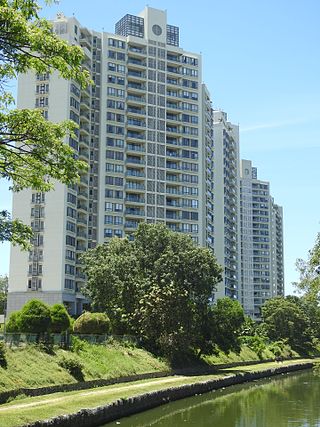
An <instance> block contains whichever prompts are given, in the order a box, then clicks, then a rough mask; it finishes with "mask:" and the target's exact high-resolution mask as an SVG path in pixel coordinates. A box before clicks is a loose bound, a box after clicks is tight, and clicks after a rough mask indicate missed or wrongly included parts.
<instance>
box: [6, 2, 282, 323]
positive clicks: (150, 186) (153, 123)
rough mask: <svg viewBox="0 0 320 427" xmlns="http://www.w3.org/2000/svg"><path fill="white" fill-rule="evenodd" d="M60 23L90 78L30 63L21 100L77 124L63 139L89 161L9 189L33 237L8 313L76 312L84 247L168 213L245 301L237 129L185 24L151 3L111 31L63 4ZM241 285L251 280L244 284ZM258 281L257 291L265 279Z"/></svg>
mask: <svg viewBox="0 0 320 427" xmlns="http://www.w3.org/2000/svg"><path fill="white" fill-rule="evenodd" d="M53 30H54V31H55V33H56V34H58V35H59V37H61V38H63V39H65V40H67V41H68V42H69V43H71V44H77V45H79V46H81V47H82V49H83V52H84V56H85V59H84V61H83V66H84V67H85V68H86V69H87V70H88V71H89V73H90V75H91V77H92V80H93V82H94V85H93V86H92V87H90V88H87V89H81V88H80V87H79V85H78V84H77V83H76V82H74V81H66V80H64V79H62V78H60V77H59V76H58V75H57V74H56V73H55V72H54V73H52V74H49V73H44V74H34V73H31V72H30V73H27V74H24V75H21V76H19V88H18V107H19V108H40V109H41V111H42V112H43V115H44V116H45V117H46V118H47V119H48V120H51V121H53V122H60V121H62V120H65V119H71V120H73V121H74V122H76V123H77V124H78V125H79V129H78V130H77V132H76V135H75V136H74V137H72V138H71V137H70V138H68V140H66V143H68V144H69V145H70V146H71V147H73V148H74V150H75V154H76V156H78V157H79V158H80V159H82V160H84V161H86V162H87V163H88V165H89V169H88V171H87V172H83V173H82V175H81V178H80V182H79V183H78V184H76V185H72V186H65V185H62V184H60V183H56V185H55V190H54V191H51V192H49V193H46V194H44V193H38V192H35V191H31V190H24V191H21V192H19V193H18V194H14V197H13V216H14V217H18V218H20V219H22V220H23V221H24V222H25V223H26V224H30V225H31V226H32V228H33V230H34V240H33V249H32V250H31V251H30V252H29V253H27V254H26V253H25V252H20V250H19V248H16V247H13V248H12V252H11V263H10V273H9V293H8V312H9V313H10V312H11V311H13V310H17V309H20V307H21V306H22V305H23V304H24V303H25V302H26V301H27V300H29V299H31V298H38V299H41V300H43V301H45V302H48V303H50V304H53V303H56V302H63V303H64V304H65V305H66V306H68V308H69V311H70V312H71V313H72V314H74V313H80V312H81V311H82V309H83V306H84V304H86V303H87V301H86V299H85V298H84V297H83V295H82V293H81V288H82V286H83V285H84V283H85V276H84V274H83V272H82V269H81V260H80V258H79V257H80V255H81V254H82V253H83V252H84V251H85V250H86V249H88V248H92V247H95V246H96V245H97V244H98V243H102V242H104V241H107V240H108V239H110V238H112V237H123V236H130V235H131V234H132V233H133V232H134V231H135V229H136V228H137V227H138V225H139V223H140V222H142V221H146V222H150V223H155V222H162V223H165V224H166V225H167V226H168V227H169V228H170V229H171V230H173V231H178V232H182V233H187V234H189V235H191V237H192V239H193V240H194V242H196V243H197V244H199V245H201V246H208V247H209V248H211V249H212V250H213V251H214V252H215V254H216V256H217V259H218V262H219V263H220V264H221V265H222V266H223V281H222V282H221V283H220V284H219V285H218V289H217V292H216V296H215V297H216V298H220V297H223V296H229V297H230V298H239V299H240V300H241V301H242V302H243V303H245V299H246V297H247V296H248V297H249V294H250V292H251V291H250V292H249V290H248V289H249V288H250V286H252V292H254V289H255V286H256V283H253V282H252V284H250V283H251V282H245V281H244V280H243V277H244V276H243V277H242V275H241V272H242V270H243V269H241V268H240V254H241V253H244V252H241V251H240V231H241V229H240V183H239V179H240V172H239V171H240V167H239V129H238V126H236V125H233V124H232V123H230V122H229V121H228V119H227V115H226V113H224V112H222V111H216V110H214V109H213V107H212V103H211V99H210V94H209V92H208V89H207V87H206V86H205V85H204V84H203V83H202V65H201V56H200V55H199V54H197V53H192V52H188V51H185V50H183V49H182V48H181V47H180V43H179V28H178V27H176V26H173V25H169V24H168V23H167V16H166V12H165V11H161V10H157V9H153V8H150V7H147V8H145V9H144V11H143V12H141V14H140V15H139V16H134V15H126V16H124V17H123V18H122V19H121V20H120V21H119V22H117V23H116V26H115V33H106V32H103V33H100V32H95V31H91V30H88V29H87V28H85V27H83V26H82V25H81V24H80V23H79V22H78V21H77V20H76V19H75V18H74V17H72V18H66V17H65V16H64V15H62V14H60V15H59V16H57V19H56V20H55V21H54V22H53ZM242 182H244V181H243V179H242ZM250 182H251V181H250ZM243 185H244V184H243ZM250 185H251V184H250ZM252 185H253V184H252ZM242 188H244V187H243V186H242ZM243 191H244V190H243ZM243 194H244V192H243ZM272 206H273V208H272V218H273V220H272V227H271V226H270V227H271V228H270V233H272V235H273V236H274V241H277V242H278V245H277V246H274V248H273V249H271V248H270V253H272V254H273V256H274V258H273V259H272V262H271V261H270V263H271V264H270V270H269V271H271V270H272V271H273V273H272V274H273V279H272V280H271V282H270V286H273V287H274V288H276V289H277V292H278V293H279V292H280V290H281V289H282V288H283V257H282V247H281V245H280V242H282V235H281V233H282V211H281V208H279V207H278V206H277V205H274V204H273V205H272ZM270 212H271V211H270ZM243 214H244V212H242V215H243ZM270 215H271V214H270ZM252 221H253V219H252ZM252 227H253V228H255V226H252ZM250 232H251V231H250ZM248 233H249V231H248ZM253 234H254V233H253ZM260 249H261V250H262V249H263V248H262V247H261V248H260ZM248 250H249V249H248ZM250 256H251V255H250ZM259 256H260V255H259ZM260 258H261V263H262V264H263V265H264V261H263V260H262V258H263V257H262V255H261V256H260ZM250 259H251V258H250ZM242 262H243V261H242ZM256 263H258V261H256ZM263 268H264V267H263ZM252 269H253V266H252ZM263 271H264V270H263ZM243 274H246V275H247V276H249V275H250V274H251V273H249V272H245V273H243ZM281 280H282V282H281ZM240 283H241V284H243V283H248V286H247V285H246V287H245V286H244V285H243V286H242V287H241V292H240V293H239V284H240ZM259 283H260V282H259ZM268 283H269V282H268ZM260 285H261V286H260V288H261V292H262V289H264V288H263V286H264V285H265V282H264V281H261V283H260ZM262 285H263V286H262ZM244 289H247V290H246V291H245V290H244ZM250 289H251V288H250ZM263 291H264V290H263ZM250 295H251V294H250ZM264 297H266V296H263V294H262V293H261V294H259V298H258V296H257V295H256V298H255V299H254V300H258V299H259V303H261V302H262V300H263V298H264ZM246 304H248V303H247V302H246ZM250 310H251V309H250ZM250 310H249V309H248V308H247V311H248V312H249V311H250ZM255 310H256V309H255V308H253V309H252V310H251V311H252V313H253V314H252V316H254V313H255V312H256V311H255ZM251 311H250V313H251Z"/></svg>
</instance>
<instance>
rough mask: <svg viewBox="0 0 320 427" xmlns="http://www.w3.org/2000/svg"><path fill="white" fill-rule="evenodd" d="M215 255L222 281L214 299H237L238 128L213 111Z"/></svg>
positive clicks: (223, 113)
mask: <svg viewBox="0 0 320 427" xmlns="http://www.w3.org/2000/svg"><path fill="white" fill-rule="evenodd" d="M213 137H214V159H215V160H214V179H213V182H214V188H212V190H211V191H212V192H211V194H210V199H211V197H212V200H213V205H214V218H213V227H214V228H213V230H214V244H213V247H214V252H215V255H216V257H217V260H218V262H219V264H220V265H222V267H223V281H222V282H221V283H220V284H219V285H218V289H217V293H216V298H221V297H224V296H228V297H230V298H237V297H238V283H239V262H240V258H239V254H240V251H239V244H240V240H239V232H240V223H239V221H240V218H239V207H240V194H239V127H238V126H237V125H234V124H232V123H230V122H229V121H228V118H227V114H226V113H225V112H223V111H213Z"/></svg>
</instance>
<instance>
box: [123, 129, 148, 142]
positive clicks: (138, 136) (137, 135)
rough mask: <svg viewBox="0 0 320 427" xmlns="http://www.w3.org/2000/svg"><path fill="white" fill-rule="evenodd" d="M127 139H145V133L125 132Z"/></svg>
mask: <svg viewBox="0 0 320 427" xmlns="http://www.w3.org/2000/svg"><path fill="white" fill-rule="evenodd" d="M127 137H128V138H133V139H143V140H144V139H145V138H146V137H145V133H144V132H134V131H131V130H128V131H127Z"/></svg>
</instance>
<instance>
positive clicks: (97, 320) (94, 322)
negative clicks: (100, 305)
mask: <svg viewBox="0 0 320 427" xmlns="http://www.w3.org/2000/svg"><path fill="white" fill-rule="evenodd" d="M73 331H74V332H76V333H77V334H108V333H109V332H110V319H109V317H108V316H107V315H106V314H105V313H90V312H89V311H86V312H84V313H83V314H81V316H79V317H78V318H77V319H76V321H75V322H74V324H73Z"/></svg>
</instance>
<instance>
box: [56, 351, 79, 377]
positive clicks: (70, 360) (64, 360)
mask: <svg viewBox="0 0 320 427" xmlns="http://www.w3.org/2000/svg"><path fill="white" fill-rule="evenodd" d="M58 365H59V366H61V367H62V368H64V369H66V370H67V371H68V372H69V373H70V375H72V376H73V377H74V378H75V379H76V380H78V381H83V379H84V377H83V372H82V369H83V365H82V363H81V362H80V361H79V360H78V359H77V358H76V357H74V356H71V355H68V356H65V355H62V356H61V357H60V359H59V360H58Z"/></svg>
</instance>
